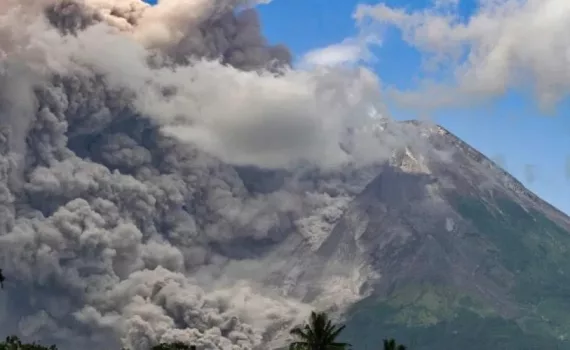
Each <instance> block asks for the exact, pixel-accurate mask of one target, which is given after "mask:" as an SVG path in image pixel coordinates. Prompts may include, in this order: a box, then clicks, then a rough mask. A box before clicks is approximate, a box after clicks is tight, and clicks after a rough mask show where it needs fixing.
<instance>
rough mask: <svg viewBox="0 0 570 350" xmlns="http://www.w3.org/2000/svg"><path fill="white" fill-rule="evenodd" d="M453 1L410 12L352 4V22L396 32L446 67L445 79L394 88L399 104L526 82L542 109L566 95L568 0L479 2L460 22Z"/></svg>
mask: <svg viewBox="0 0 570 350" xmlns="http://www.w3.org/2000/svg"><path fill="white" fill-rule="evenodd" d="M438 3H439V5H438ZM454 4H457V1H451V2H450V1H448V0H446V1H445V2H442V1H439V2H436V4H435V5H434V6H433V7H432V8H430V9H422V10H416V11H407V10H404V9H401V8H393V7H389V6H387V5H385V4H379V5H375V6H369V5H361V6H359V7H358V8H357V10H356V12H355V17H356V18H357V19H358V20H360V21H361V20H365V19H366V20H370V19H373V20H376V21H378V22H379V23H381V24H383V25H386V26H389V27H394V28H397V29H399V30H401V32H402V34H403V39H404V40H405V41H406V42H407V43H408V44H409V45H410V46H412V47H413V48H415V49H417V50H418V51H419V53H420V54H421V55H422V57H423V58H424V59H427V60H429V61H430V62H431V63H433V62H434V61H435V62H437V63H438V65H437V67H439V68H440V71H438V73H442V72H443V73H446V72H447V73H449V77H450V81H447V82H446V83H442V82H441V81H436V82H433V81H432V82H429V81H427V80H426V81H424V82H423V84H422V85H421V87H420V88H419V89H418V90H414V91H410V92H402V91H396V92H395V93H394V95H395V96H396V97H398V98H399V100H400V101H401V102H403V103H405V104H407V105H412V106H416V107H422V108H425V107H439V106H448V105H454V104H461V105H463V104H469V103H473V102H474V101H479V100H486V99H488V98H492V97H495V96H500V95H502V94H504V93H505V92H506V91H508V90H510V89H521V88H524V89H528V90H531V91H532V92H534V94H535V96H536V98H537V101H538V102H539V104H540V106H541V107H545V108H551V107H553V106H555V105H556V104H557V103H558V102H559V101H560V100H561V99H562V98H564V97H566V96H567V95H568V93H569V92H570V39H568V33H569V32H570V1H568V0H526V1H521V0H503V1H497V0H481V1H479V7H478V8H477V9H476V11H475V12H474V13H473V14H472V15H471V16H470V17H469V18H468V19H466V20H465V19H463V18H462V17H461V14H460V13H459V9H458V8H457V6H454ZM442 5H445V6H443V7H444V9H442ZM450 5H451V6H450ZM441 75H442V74H439V76H441Z"/></svg>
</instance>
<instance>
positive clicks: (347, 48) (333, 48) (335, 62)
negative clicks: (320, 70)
mask: <svg viewBox="0 0 570 350" xmlns="http://www.w3.org/2000/svg"><path fill="white" fill-rule="evenodd" d="M380 43H381V42H380V40H379V39H378V38H377V37H376V36H372V35H367V36H364V37H358V38H348V39H345V40H343V41H342V42H340V43H335V44H332V45H329V46H325V47H320V48H317V49H314V50H311V51H309V52H307V53H306V54H305V55H303V57H302V58H301V60H300V63H299V66H300V67H315V66H325V67H333V66H343V65H357V64H359V63H365V62H370V61H371V60H373V59H374V55H373V54H372V52H371V47H372V46H375V45H380Z"/></svg>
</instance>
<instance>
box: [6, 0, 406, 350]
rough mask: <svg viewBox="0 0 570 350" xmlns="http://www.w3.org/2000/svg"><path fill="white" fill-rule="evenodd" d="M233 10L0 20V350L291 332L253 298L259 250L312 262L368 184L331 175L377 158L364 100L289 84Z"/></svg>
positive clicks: (28, 4) (265, 280) (265, 296)
mask: <svg viewBox="0 0 570 350" xmlns="http://www.w3.org/2000/svg"><path fill="white" fill-rule="evenodd" d="M244 6H245V4H244V3H241V2H240V1H238V0H216V1H207V0H196V1H183V0H162V1H161V2H160V4H159V5H157V6H155V7H150V6H148V5H146V4H144V3H142V2H140V1H138V0H114V1H113V0H85V1H78V0H61V1H13V0H9V1H5V2H2V4H0V13H2V14H3V16H4V17H3V18H2V20H0V23H1V24H0V59H1V61H0V64H1V67H0V258H1V259H0V263H1V266H2V268H3V269H4V270H5V274H6V275H7V276H9V279H10V281H9V282H8V283H7V290H6V293H4V294H3V296H1V298H2V303H3V308H2V312H3V313H2V317H1V327H0V329H1V330H2V333H12V332H16V333H18V334H21V335H23V336H24V337H27V338H32V339H36V340H38V339H40V340H45V341H54V342H57V343H58V344H60V345H61V346H62V347H63V348H70V347H72V346H74V347H78V346H79V347H80V348H94V349H102V348H105V347H106V346H117V345H118V344H121V345H124V346H126V347H128V348H132V349H136V350H139V349H140V350H143V349H147V348H148V347H149V346H151V345H153V344H156V343H157V342H163V341H185V342H192V343H194V344H196V345H198V346H199V348H201V349H218V348H221V349H254V348H260V347H263V346H264V344H266V342H268V341H270V340H272V339H274V338H275V336H276V334H279V331H280V330H282V329H284V328H287V327H289V326H291V324H292V323H293V322H296V321H297V320H299V319H300V318H303V317H304V316H305V315H306V312H307V311H308V310H309V306H308V305H307V304H306V303H304V302H300V300H301V299H300V298H303V297H304V295H303V293H301V292H300V291H299V289H295V288H294V287H292V288H280V289H278V290H269V289H268V288H267V285H272V286H275V287H283V286H281V285H279V283H272V282H271V281H272V275H271V273H272V272H274V271H275V270H279V266H278V265H279V264H278V263H279V261H282V259H283V255H282V256H281V260H278V259H277V258H275V256H279V254H278V253H275V251H276V250H275V249H274V248H275V247H277V246H278V247H281V248H282V249H285V248H283V247H286V246H287V245H295V244H297V245H299V244H301V243H299V242H305V241H308V242H309V243H311V244H318V243H319V240H320V239H321V238H322V235H323V234H326V224H323V222H325V223H326V222H327V220H328V222H330V220H333V219H334V217H335V216H338V215H339V214H338V213H339V212H341V209H342V207H343V205H346V203H347V202H348V200H349V198H350V196H351V195H352V194H353V193H354V192H356V191H358V190H359V186H361V185H362V184H363V183H365V182H366V181H360V180H361V179H360V178H359V177H358V176H360V177H362V178H367V176H368V177H369V176H371V175H370V174H369V173H368V172H367V171H366V170H362V172H360V173H359V175H358V176H355V173H354V171H353V169H352V168H351V166H350V165H347V162H348V163H351V164H356V163H358V164H362V165H363V166H364V168H362V169H370V167H369V166H368V164H371V162H373V161H375V160H378V159H377V157H378V154H379V153H381V152H378V151H375V152H374V157H371V156H370V152H369V151H370V150H371V149H375V150H377V149H378V146H379V145H378V139H377V138H375V137H372V136H370V135H372V134H373V133H370V132H360V131H359V130H364V129H365V126H366V120H367V118H368V117H367V116H369V115H370V113H373V112H374V111H376V112H375V113H378V111H381V106H378V105H374V103H370V102H371V101H377V97H378V96H377V91H378V82H377V81H376V79H375V77H374V75H373V74H371V73H370V72H368V71H367V70H365V69H354V70H346V69H345V70H332V69H326V70H316V71H311V72H309V71H295V70H292V69H291V68H290V54H289V52H288V51H287V49H285V48H284V47H281V46H271V45H268V44H267V43H266V41H265V39H264V38H263V36H262V35H261V32H260V25H259V19H258V18H257V14H256V12H255V11H254V10H252V9H247V8H245V7H244ZM371 111H372V112H371ZM358 116H362V117H361V118H359V117H358ZM347 130H351V132H350V133H347V132H346V131H347ZM355 135H357V137H354V136H355ZM350 136H352V137H353V139H352V140H348V139H347V137H350ZM355 139H357V142H355ZM396 141H397V138H394V139H389V138H385V139H383V142H385V143H386V144H388V145H389V146H395V144H396V143H397V142H396ZM387 149H390V147H388V148H387ZM389 154H390V152H385V154H380V157H387V156H389ZM331 167H332V168H333V169H334V172H331V171H330V169H331ZM260 168H269V169H270V170H267V172H269V173H272V174H273V175H272V176H269V175H268V176H264V178H270V179H271V181H273V182H272V183H269V182H264V181H262V180H261V179H260V178H259V176H260V175H259V172H260V170H259V169H260ZM275 168H279V169H280V170H275ZM301 168H302V169H305V170H306V171H301V170H298V169H301ZM295 169H296V170H295ZM307 169H312V170H310V171H309V170H307ZM335 174H336V175H335ZM347 174H351V179H353V182H350V181H347V180H346V179H347V178H348V176H346V175H347ZM256 176H257V178H256ZM264 184H265V185H264ZM322 218H324V219H323V220H321V219H322ZM295 242H297V243H295ZM302 246H303V245H302ZM305 246H306V247H305ZM305 246H303V247H305V248H304V249H305V251H306V252H307V254H308V255H310V252H311V250H310V245H309V244H307V245H305ZM277 251H278V250H277ZM285 256H290V255H285ZM276 259H277V260H276ZM261 266H262V267H263V269H261V270H260V269H259V268H260V267H261ZM255 269H257V270H259V271H265V272H264V273H255V274H253V273H248V271H253V270H255ZM257 270H256V271H257ZM279 282H280V283H281V284H282V283H283V281H282V280H280V281H279ZM307 283H314V284H315V285H317V284H318V283H319V281H317V280H311V281H307ZM262 285H264V286H265V287H262ZM338 285H340V284H338ZM329 294H330V293H329ZM329 297H330V295H329ZM333 299H334V298H333Z"/></svg>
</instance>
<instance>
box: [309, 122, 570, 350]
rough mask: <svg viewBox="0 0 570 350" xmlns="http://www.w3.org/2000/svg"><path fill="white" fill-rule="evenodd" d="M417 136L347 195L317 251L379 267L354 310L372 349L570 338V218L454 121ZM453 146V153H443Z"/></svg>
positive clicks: (550, 344)
mask: <svg viewBox="0 0 570 350" xmlns="http://www.w3.org/2000/svg"><path fill="white" fill-rule="evenodd" d="M404 127H406V128H415V129H417V132H418V134H419V135H422V136H421V137H423V138H424V139H425V140H426V141H427V142H426V144H429V145H431V147H425V146H426V144H424V145H423V146H424V147H421V148H415V149H414V148H413V147H408V148H406V149H405V150H403V151H401V152H399V153H398V154H396V155H395V156H394V157H393V158H392V160H391V162H390V164H389V165H386V166H385V167H383V168H382V169H380V170H379V174H378V176H376V177H375V178H374V179H373V180H372V181H370V182H369V183H368V184H367V186H366V187H365V188H364V189H363V190H362V192H360V193H359V194H358V195H357V196H355V198H354V199H353V200H352V201H351V202H350V204H349V205H348V206H347V208H346V210H345V211H344V214H343V215H342V216H341V217H340V219H339V220H338V222H337V223H336V225H335V227H334V228H333V229H332V230H331V233H330V235H329V236H328V237H327V238H326V239H325V240H324V241H323V243H322V245H320V247H319V248H318V250H317V254H319V255H320V256H322V257H326V259H327V260H328V261H331V262H332V261H335V263H338V262H339V261H342V262H345V263H354V262H355V261H356V260H358V261H359V263H362V262H366V263H368V264H369V266H370V268H371V270H372V271H373V273H374V274H375V276H376V277H374V278H370V279H369V280H367V282H366V285H367V287H368V288H369V289H370V291H371V292H370V294H369V296H368V297H367V298H365V299H363V300H361V301H359V302H357V303H355V304H354V305H352V306H351V307H350V308H349V310H348V311H347V313H346V315H345V317H346V321H347V332H346V334H345V336H346V340H348V341H350V342H351V343H352V344H353V345H354V348H356V349H371V348H374V347H377V346H378V344H380V343H381V339H382V338H383V337H395V338H396V339H398V340H399V341H400V342H402V343H405V344H408V345H409V346H410V348H411V349H418V350H432V349H433V350H435V349H466V350H468V349H481V348H495V349H504V350H507V349H513V350H514V349H528V350H531V349H567V348H569V346H570V343H568V341H567V337H568V334H569V333H568V332H569V331H568V329H570V317H568V313H567V312H566V311H565V310H569V309H570V255H569V251H570V219H569V218H568V217H567V216H566V215H565V214H564V213H562V212H560V211H559V210H557V209H556V208H554V207H553V206H551V205H549V204H548V203H546V202H545V201H543V200H541V199H540V198H538V197H537V196H536V195H535V194H533V193H532V192H530V191H529V190H528V189H526V188H525V187H524V186H523V185H522V184H521V183H520V182H519V181H517V180H516V179H515V178H513V177H512V176H511V175H509V174H508V173H506V172H505V171H504V170H503V169H501V168H500V167H499V166H497V165H496V164H494V163H493V162H492V161H490V160H489V159H488V158H487V157H485V156H484V155H482V154H481V153H479V152H478V151H477V150H475V149H474V148H472V147H470V146H469V145H467V144H466V143H465V142H463V141H461V140H460V139H459V138H457V137H456V136H454V135H453V134H451V133H450V132H449V131H447V130H446V129H444V128H442V127H440V126H437V125H429V124H426V123H423V122H417V121H414V122H408V123H405V126H404ZM449 150H451V153H448V154H446V155H445V157H447V159H445V160H443V158H442V157H441V153H438V152H444V151H449Z"/></svg>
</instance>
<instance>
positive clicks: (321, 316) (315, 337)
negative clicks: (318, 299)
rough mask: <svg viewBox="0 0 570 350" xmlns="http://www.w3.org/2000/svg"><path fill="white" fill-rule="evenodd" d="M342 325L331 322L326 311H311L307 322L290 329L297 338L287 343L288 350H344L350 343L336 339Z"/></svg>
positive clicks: (342, 327)
mask: <svg viewBox="0 0 570 350" xmlns="http://www.w3.org/2000/svg"><path fill="white" fill-rule="evenodd" d="M344 327H345V326H344V325H336V324H333V323H332V322H331V320H329V318H328V316H327V314H326V313H324V312H319V313H316V312H314V311H313V312H311V316H310V317H309V322H308V323H305V324H304V325H303V326H298V327H295V328H293V329H292V330H291V332H290V334H291V335H292V336H294V337H295V338H297V340H296V341H294V342H292V343H291V345H289V350H345V349H346V348H348V347H349V346H350V344H348V343H339V342H337V341H336V338H337V337H338V336H339V334H340V332H342V330H343V329H344Z"/></svg>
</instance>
